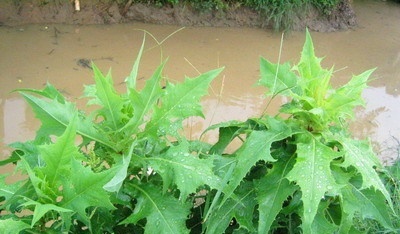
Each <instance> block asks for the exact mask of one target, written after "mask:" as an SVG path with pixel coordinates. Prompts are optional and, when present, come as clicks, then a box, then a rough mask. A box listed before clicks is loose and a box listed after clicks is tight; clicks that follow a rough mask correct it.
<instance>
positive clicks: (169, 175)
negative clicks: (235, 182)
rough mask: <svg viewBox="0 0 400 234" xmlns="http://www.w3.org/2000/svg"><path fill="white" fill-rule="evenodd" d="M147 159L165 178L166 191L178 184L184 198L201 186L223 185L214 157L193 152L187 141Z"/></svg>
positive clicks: (215, 186)
mask: <svg viewBox="0 0 400 234" xmlns="http://www.w3.org/2000/svg"><path fill="white" fill-rule="evenodd" d="M145 160H146V161H148V165H149V166H150V167H152V168H153V169H154V170H155V171H156V172H157V173H158V174H160V176H161V177H162V178H163V187H164V192H165V191H166V190H167V189H168V188H169V186H170V185H171V184H176V185H177V186H178V189H179V190H180V192H181V193H180V197H181V198H182V199H186V197H187V196H188V195H189V194H190V193H194V192H196V189H197V188H198V187H199V186H202V185H208V186H210V187H211V188H217V187H219V186H220V185H221V179H220V178H219V177H218V176H216V175H215V174H214V172H213V170H212V168H213V166H214V164H213V161H214V159H213V158H211V157H208V158H200V157H199V156H198V155H195V154H191V153H190V151H189V143H188V142H187V141H182V142H180V143H179V144H178V145H173V146H171V147H170V148H169V149H168V150H167V151H166V153H165V154H162V155H159V156H154V157H149V158H146V159H145Z"/></svg>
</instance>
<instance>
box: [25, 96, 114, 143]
mask: <svg viewBox="0 0 400 234" xmlns="http://www.w3.org/2000/svg"><path fill="white" fill-rule="evenodd" d="M20 93H21V95H22V96H23V97H24V98H25V100H26V101H27V102H28V103H29V105H30V106H31V107H32V109H33V111H34V112H35V114H36V117H37V118H38V119H39V120H40V121H41V123H42V126H41V127H40V129H39V130H38V132H37V137H39V136H47V137H48V136H50V135H58V136H59V135H61V134H62V133H63V132H64V131H65V129H66V128H67V126H68V124H69V123H70V122H71V120H72V118H73V117H74V116H75V115H77V109H76V107H75V105H73V104H72V103H70V102H65V103H60V102H58V101H56V100H50V101H45V100H43V99H40V98H38V97H35V96H32V95H29V94H27V93H24V92H20ZM78 118H79V121H78V127H77V133H79V134H80V135H82V136H83V137H84V138H85V139H89V140H93V141H96V142H99V143H101V144H103V145H105V146H108V147H110V148H111V149H114V150H115V147H114V144H113V143H111V142H110V141H109V140H108V139H107V138H106V137H105V136H104V134H101V133H100V132H98V131H97V130H96V128H95V127H94V125H93V123H92V122H90V121H88V120H87V119H86V118H84V117H83V116H81V115H79V114H78Z"/></svg>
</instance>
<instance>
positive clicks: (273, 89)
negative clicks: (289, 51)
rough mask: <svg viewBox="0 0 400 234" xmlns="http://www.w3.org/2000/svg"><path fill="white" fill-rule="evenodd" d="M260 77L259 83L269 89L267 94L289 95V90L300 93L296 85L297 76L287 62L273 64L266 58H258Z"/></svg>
mask: <svg viewBox="0 0 400 234" xmlns="http://www.w3.org/2000/svg"><path fill="white" fill-rule="evenodd" d="M260 73H261V78H260V80H259V81H258V84H259V85H262V86H265V87H267V88H268V89H269V91H268V93H267V95H275V94H278V93H279V94H281V95H290V93H291V92H293V93H297V94H300V93H299V92H300V90H299V89H298V87H297V80H298V77H297V75H296V74H295V73H293V72H292V70H291V66H290V64H289V63H284V64H274V63H271V62H269V61H268V60H266V59H264V58H261V59H260Z"/></svg>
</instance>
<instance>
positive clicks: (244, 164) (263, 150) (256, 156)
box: [222, 118, 292, 203]
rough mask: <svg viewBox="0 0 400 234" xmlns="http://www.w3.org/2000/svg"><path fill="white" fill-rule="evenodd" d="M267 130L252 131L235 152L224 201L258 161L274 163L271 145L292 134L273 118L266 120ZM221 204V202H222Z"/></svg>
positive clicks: (285, 126)
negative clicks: (234, 161)
mask: <svg viewBox="0 0 400 234" xmlns="http://www.w3.org/2000/svg"><path fill="white" fill-rule="evenodd" d="M266 122H267V126H268V127H269V129H268V130H265V131H253V132H251V134H250V135H249V136H248V138H247V139H246V141H245V142H244V143H243V145H242V146H241V147H240V148H239V149H238V150H237V152H235V155H236V157H235V158H236V161H237V163H236V168H235V170H234V171H233V173H232V176H231V178H230V180H229V184H228V185H227V186H226V187H225V188H224V190H223V191H224V193H225V197H224V200H226V199H227V198H229V197H230V196H231V195H232V193H233V191H234V190H235V189H236V187H237V186H238V185H239V184H240V182H241V181H242V179H243V178H244V177H245V176H246V174H247V173H248V172H249V170H250V168H251V167H252V166H254V165H255V164H256V162H258V161H260V160H264V161H267V162H274V161H276V159H274V158H273V157H272V156H271V144H272V143H273V142H276V141H279V140H282V139H285V138H287V137H289V136H290V135H291V134H292V131H291V129H290V128H289V126H287V125H286V124H285V123H284V122H280V121H278V120H275V119H273V118H268V119H267V120H266ZM222 203H223V202H222Z"/></svg>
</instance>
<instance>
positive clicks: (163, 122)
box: [145, 68, 223, 136]
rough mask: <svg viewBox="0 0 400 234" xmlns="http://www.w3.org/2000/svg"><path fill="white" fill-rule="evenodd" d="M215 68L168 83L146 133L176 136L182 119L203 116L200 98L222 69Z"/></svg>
mask: <svg viewBox="0 0 400 234" xmlns="http://www.w3.org/2000/svg"><path fill="white" fill-rule="evenodd" d="M222 69H223V68H220V69H215V70H212V71H209V72H206V73H204V74H201V75H200V76H198V77H196V78H193V79H192V78H186V79H185V81H184V82H183V83H180V84H177V85H173V84H171V83H168V84H167V86H166V89H165V95H164V96H163V98H162V100H161V107H160V108H156V109H155V110H154V114H153V116H152V118H151V120H150V122H149V123H148V124H147V125H146V129H145V131H146V133H147V134H149V135H153V136H160V135H161V136H164V135H172V136H178V133H177V131H178V130H179V129H181V128H182V120H184V119H186V118H188V117H190V116H203V112H202V108H201V105H200V103H199V102H200V98H201V97H202V96H204V95H205V94H207V89H208V87H209V84H210V82H211V81H212V80H213V79H214V78H215V77H216V76H217V75H218V74H219V73H220V72H221V71H222Z"/></svg>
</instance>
